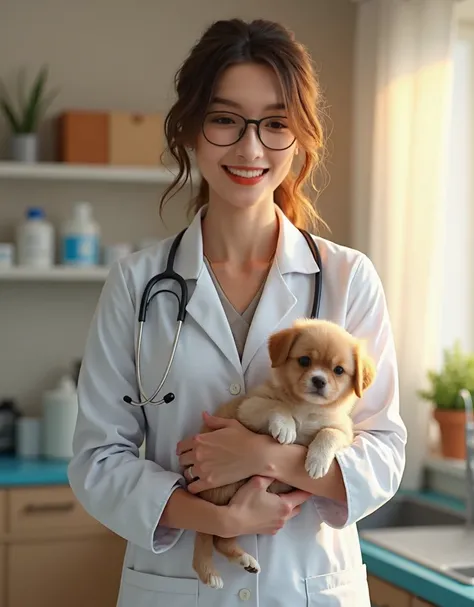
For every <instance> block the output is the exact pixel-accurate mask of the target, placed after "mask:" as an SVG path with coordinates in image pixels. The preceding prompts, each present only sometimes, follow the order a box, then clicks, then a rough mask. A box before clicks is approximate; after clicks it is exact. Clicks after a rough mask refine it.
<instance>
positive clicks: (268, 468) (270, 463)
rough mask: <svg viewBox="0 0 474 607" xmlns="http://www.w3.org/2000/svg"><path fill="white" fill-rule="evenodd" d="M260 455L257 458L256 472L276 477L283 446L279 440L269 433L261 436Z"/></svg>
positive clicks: (260, 474) (256, 473)
mask: <svg viewBox="0 0 474 607" xmlns="http://www.w3.org/2000/svg"><path fill="white" fill-rule="evenodd" d="M259 439H260V448H259V457H258V458H256V462H255V465H256V472H255V475H258V476H268V477H272V478H276V474H277V471H278V469H279V464H280V458H281V447H282V445H280V443H279V442H277V441H276V440H275V439H274V438H272V437H271V436H269V435H267V434H262V435H260V436H259Z"/></svg>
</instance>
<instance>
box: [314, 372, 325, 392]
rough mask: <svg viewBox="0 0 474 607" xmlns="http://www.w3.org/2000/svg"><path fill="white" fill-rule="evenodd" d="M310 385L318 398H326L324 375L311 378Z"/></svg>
mask: <svg viewBox="0 0 474 607" xmlns="http://www.w3.org/2000/svg"><path fill="white" fill-rule="evenodd" d="M311 384H312V387H313V392H315V393H316V394H319V395H320V396H326V387H327V384H328V382H327V379H326V377H325V376H324V375H321V374H319V373H318V374H316V375H313V377H312V378H311Z"/></svg>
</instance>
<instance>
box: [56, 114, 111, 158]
mask: <svg viewBox="0 0 474 607" xmlns="http://www.w3.org/2000/svg"><path fill="white" fill-rule="evenodd" d="M58 160H59V161H61V162H67V163H73V164H108V162H109V116H108V113H107V112H94V111H87V110H77V111H76V110H72V111H67V112H63V113H62V114H61V115H60V116H59V117H58Z"/></svg>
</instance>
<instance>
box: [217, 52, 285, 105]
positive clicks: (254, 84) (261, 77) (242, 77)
mask: <svg viewBox="0 0 474 607" xmlns="http://www.w3.org/2000/svg"><path fill="white" fill-rule="evenodd" d="M211 103H212V105H213V106H218V107H219V108H220V109H227V110H229V111H234V112H244V113H249V112H250V113H261V112H269V111H275V112H276V111H282V110H283V109H284V107H285V106H284V103H283V95H282V93H281V87H280V83H279V81H278V78H277V76H276V74H275V73H274V72H273V70H272V69H271V68H270V67H267V66H265V65H260V64H255V63H253V64H247V63H244V64H239V65H234V66H231V67H229V68H227V69H226V70H225V72H224V73H223V74H222V76H221V77H220V78H219V81H218V82H217V83H216V87H215V90H214V95H213V99H212V101H211Z"/></svg>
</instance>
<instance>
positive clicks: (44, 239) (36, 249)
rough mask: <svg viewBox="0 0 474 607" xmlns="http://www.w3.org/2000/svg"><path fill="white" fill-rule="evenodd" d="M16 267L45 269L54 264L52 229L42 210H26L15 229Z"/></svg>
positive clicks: (35, 208)
mask: <svg viewBox="0 0 474 607" xmlns="http://www.w3.org/2000/svg"><path fill="white" fill-rule="evenodd" d="M17 241H18V265H21V266H31V267H36V268H47V267H50V266H52V265H53V264H54V228H53V225H52V224H51V223H49V221H47V220H46V219H45V214H44V211H43V209H41V208H39V207H33V208H30V209H28V211H27V213H26V220H25V221H23V222H22V223H21V224H20V225H19V226H18V229H17Z"/></svg>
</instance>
